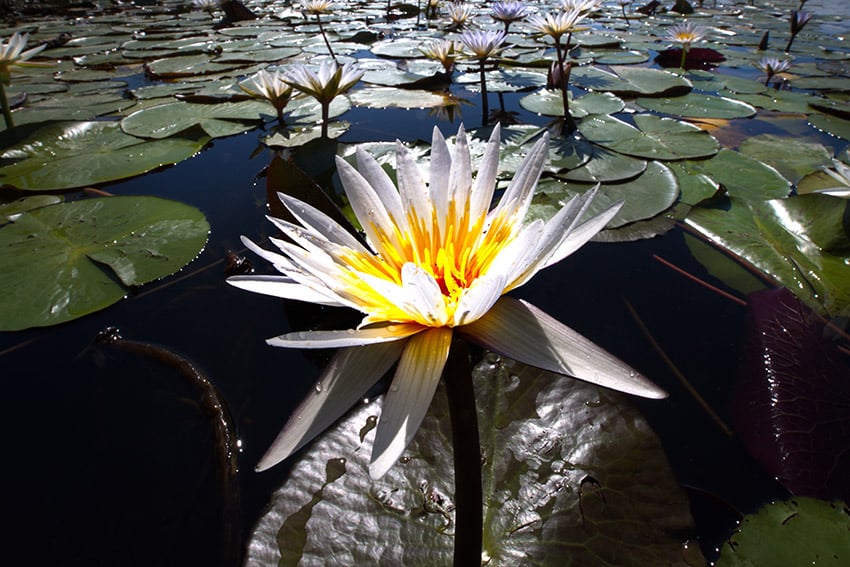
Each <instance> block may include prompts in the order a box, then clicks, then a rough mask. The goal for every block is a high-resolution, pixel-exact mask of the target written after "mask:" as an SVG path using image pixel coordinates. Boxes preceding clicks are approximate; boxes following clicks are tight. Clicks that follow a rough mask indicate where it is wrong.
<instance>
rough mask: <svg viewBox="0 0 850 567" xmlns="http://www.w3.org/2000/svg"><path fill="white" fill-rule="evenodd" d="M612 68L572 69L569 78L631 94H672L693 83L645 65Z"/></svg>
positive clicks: (595, 88)
mask: <svg viewBox="0 0 850 567" xmlns="http://www.w3.org/2000/svg"><path fill="white" fill-rule="evenodd" d="M611 71H613V72H608V71H603V70H602V69H599V68H597V67H592V66H582V67H577V68H575V69H573V71H572V74H571V75H570V81H571V82H573V83H575V84H576V85H578V86H580V87H582V88H585V89H589V90H593V91H608V92H611V93H614V94H618V95H623V96H627V95H631V96H641V95H643V96H673V95H674V94H684V93H686V92H688V91H690V90H691V82H690V81H688V80H687V79H685V78H684V77H681V76H679V75H676V74H674V73H670V72H668V71H662V70H659V69H649V68H646V67H627V66H619V65H615V66H611Z"/></svg>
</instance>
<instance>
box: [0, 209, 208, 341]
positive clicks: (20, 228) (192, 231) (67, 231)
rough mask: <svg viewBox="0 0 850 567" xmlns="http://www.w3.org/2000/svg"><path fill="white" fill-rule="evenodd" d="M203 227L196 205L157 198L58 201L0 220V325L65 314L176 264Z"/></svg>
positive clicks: (83, 310) (120, 293)
mask: <svg viewBox="0 0 850 567" xmlns="http://www.w3.org/2000/svg"><path fill="white" fill-rule="evenodd" d="M208 233H209V224H208V223H207V221H206V219H205V218H204V215H203V214H202V213H201V212H200V211H199V210H197V209H195V208H194V207H190V206H188V205H184V204H182V203H178V202H175V201H169V200H166V199H160V198H156V197H109V198H100V199H86V200H82V201H74V202H70V203H60V204H57V205H51V206H48V207H43V208H39V209H36V210H32V211H29V212H26V213H23V214H21V215H20V216H18V217H17V218H15V220H14V222H12V223H9V224H7V225H5V226H3V227H0V250H2V251H3V253H2V254H0V312H2V313H3V318H2V320H0V330H3V331H14V330H19V329H25V328H28V327H43V326H47V325H55V324H57V323H63V322H65V321H70V320H72V319H76V318H78V317H82V316H83V315H87V314H89V313H93V312H95V311H98V310H100V309H103V308H105V307H107V306H109V305H112V304H113V303H115V302H116V301H118V300H120V299H121V298H122V297H124V296H125V295H126V294H127V288H128V287H129V286H139V285H143V284H145V283H149V282H152V281H154V280H157V279H159V278H162V277H164V276H167V275H169V274H172V273H174V272H176V271H178V270H179V269H180V268H182V267H183V266H185V265H186V264H187V263H189V262H190V261H191V260H192V259H194V258H195V256H197V255H198V253H200V251H201V250H202V249H203V247H204V244H205V243H206V240H207V235H208Z"/></svg>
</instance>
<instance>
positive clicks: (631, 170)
mask: <svg viewBox="0 0 850 567" xmlns="http://www.w3.org/2000/svg"><path fill="white" fill-rule="evenodd" d="M592 152H593V153H592V155H591V157H590V160H588V161H587V162H586V163H584V164H582V165H580V166H579V167H577V168H574V169H570V170H568V171H565V172H562V173H559V174H558V177H560V178H561V179H566V180H567V181H583V182H585V183H598V182H602V183H610V182H614V181H623V180H625V179H631V178H632V177H635V176H637V175H640V174H641V173H643V172H644V170H645V169H646V161H645V160H642V159H638V158H633V157H630V156H626V155H623V154H620V153H617V152H612V151H611V150H607V149H605V148H603V147H601V146H592Z"/></svg>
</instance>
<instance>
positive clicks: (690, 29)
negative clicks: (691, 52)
mask: <svg viewBox="0 0 850 567" xmlns="http://www.w3.org/2000/svg"><path fill="white" fill-rule="evenodd" d="M707 33H708V29H707V28H705V27H703V26H698V25H696V24H694V23H693V22H685V23H683V24H676V25H674V26H671V27H670V28H669V29H668V30H667V41H670V42H673V43H678V44H680V45H681V46H682V48H683V49H685V50H688V49H689V48H690V47H691V45H692V44H694V43H696V42H698V41H700V40H701V39H703V38H704V37H705V36H706V34H707Z"/></svg>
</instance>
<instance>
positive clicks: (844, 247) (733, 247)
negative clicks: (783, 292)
mask: <svg viewBox="0 0 850 567" xmlns="http://www.w3.org/2000/svg"><path fill="white" fill-rule="evenodd" d="M847 205H848V202H847V201H846V200H844V199H839V198H837V197H831V196H828V195H820V194H809V195H797V196H793V197H788V198H787V199H773V200H770V201H761V200H747V201H743V200H741V199H731V206H730V207H729V209H728V210H725V209H719V208H705V207H697V208H694V209H693V210H692V211H691V213H690V214H689V215H688V217H687V219H686V222H687V224H688V225H689V226H691V227H693V228H694V229H696V230H697V231H699V232H700V234H702V235H703V236H705V237H706V238H707V239H709V240H711V241H712V242H713V243H714V244H715V245H717V246H719V247H721V248H723V249H725V250H727V251H728V252H730V253H732V254H734V255H735V256H738V257H739V258H742V259H743V260H744V261H745V262H747V263H749V264H751V265H752V266H754V267H755V268H757V269H758V270H760V271H761V272H762V273H764V274H768V275H769V276H770V277H772V278H773V279H774V280H776V281H777V283H778V284H779V285H782V286H784V287H787V288H788V289H790V290H792V291H793V292H794V293H795V294H796V295H797V297H799V298H800V300H802V301H803V302H804V303H805V304H807V305H808V306H809V307H811V308H812V309H813V310H815V311H816V312H819V313H821V314H824V315H827V316H836V317H840V316H847V315H850V270H848V269H847V265H848V263H850V238H848V235H847V232H846V229H845V228H844V224H843V218H844V215H845V210H846V208H847Z"/></svg>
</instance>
